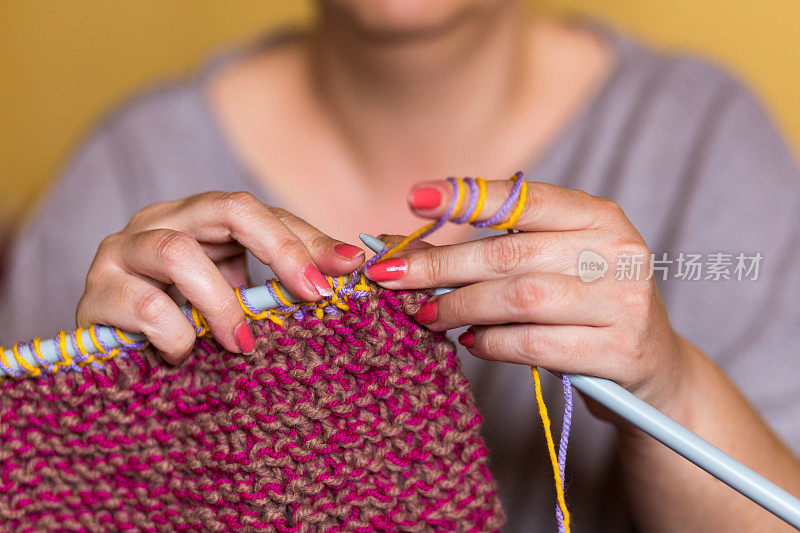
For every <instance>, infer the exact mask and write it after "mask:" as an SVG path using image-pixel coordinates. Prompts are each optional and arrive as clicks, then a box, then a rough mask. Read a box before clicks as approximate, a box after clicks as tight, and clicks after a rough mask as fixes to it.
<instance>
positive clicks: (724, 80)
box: [591, 22, 759, 123]
mask: <svg viewBox="0 0 800 533" xmlns="http://www.w3.org/2000/svg"><path fill="white" fill-rule="evenodd" d="M591 27H592V28H593V30H594V31H596V32H598V33H599V34H600V35H602V36H603V37H604V38H605V39H606V40H607V42H608V43H609V45H610V46H611V47H612V49H613V50H614V52H615V57H616V58H617V61H616V64H615V67H614V69H613V72H612V74H611V75H610V76H609V85H610V89H611V92H612V93H613V95H614V96H625V98H624V99H622V98H610V99H609V102H611V103H613V104H616V105H622V103H623V102H624V103H625V104H626V105H627V106H628V107H629V108H630V109H631V110H636V112H638V113H645V114H646V113H648V112H649V113H658V114H661V115H666V114H670V115H672V116H673V117H674V118H676V119H680V120H681V121H688V122H693V121H702V120H704V118H706V117H707V113H709V112H712V113H713V112H714V110H721V109H722V108H724V107H726V106H728V105H731V104H735V103H736V101H741V100H747V101H749V102H750V103H752V104H758V101H759V99H758V97H757V96H756V95H755V94H754V91H753V90H752V89H751V87H750V86H749V84H748V83H747V82H746V81H744V79H743V78H742V77H741V76H740V75H739V74H738V73H736V72H735V71H733V70H731V69H730V68H729V67H727V66H725V65H724V64H722V63H720V62H719V61H717V60H715V59H713V58H711V57H708V56H705V55H703V54H701V53H699V52H696V51H691V50H683V49H679V48H661V47H657V46H654V45H652V44H649V43H645V42H644V41H642V40H640V39H639V38H637V37H635V36H631V35H629V34H627V33H625V32H624V31H621V30H619V29H616V28H612V27H610V26H607V25H604V24H601V23H595V22H593V23H591ZM684 123H685V122H684Z"/></svg>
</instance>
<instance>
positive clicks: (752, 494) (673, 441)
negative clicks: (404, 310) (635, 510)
mask: <svg viewBox="0 0 800 533" xmlns="http://www.w3.org/2000/svg"><path fill="white" fill-rule="evenodd" d="M359 237H360V238H361V240H362V241H363V242H364V244H365V245H367V246H368V247H369V248H370V249H371V250H372V251H374V252H376V253H377V252H379V251H380V250H381V249H383V247H384V246H386V243H384V242H383V241H381V240H380V239H377V238H375V237H373V236H371V235H367V234H366V233H362V234H360V235H359ZM454 290H455V288H439V289H436V292H435V293H434V294H436V295H440V294H445V293H448V292H451V291H454ZM552 373H553V374H556V375H559V374H558V373H556V372H552ZM570 381H571V383H572V386H573V387H575V388H576V389H578V390H579V391H581V392H582V393H584V394H585V395H587V396H589V397H590V398H593V399H594V400H596V401H597V402H599V403H601V404H602V405H605V406H606V407H607V408H608V409H610V410H611V411H613V412H615V413H616V414H618V415H619V416H621V417H622V418H624V419H625V420H627V421H628V422H630V423H631V424H633V425H634V426H636V427H638V428H639V429H641V430H642V431H644V432H645V433H647V434H648V435H650V436H651V437H653V438H654V439H656V440H657V441H659V442H660V443H662V444H664V445H665V446H666V447H668V448H670V449H671V450H673V451H675V452H676V453H678V454H680V455H681V456H683V457H684V458H685V459H688V460H689V461H691V462H692V463H694V464H696V465H697V466H699V467H700V468H702V469H703V470H705V471H706V472H708V473H709V474H711V475H712V476H714V477H715V478H717V479H719V480H720V481H722V482H723V483H725V484H726V485H728V486H730V487H732V488H733V489H735V490H736V491H738V492H740V493H741V494H743V495H744V496H746V497H747V498H750V499H751V500H753V501H754V502H756V503H757V504H759V505H760V506H761V507H763V508H765V509H767V510H768V511H770V512H771V513H772V514H774V515H775V516H777V517H779V518H781V519H783V520H785V521H786V522H787V523H789V524H791V525H792V526H794V527H795V528H796V529H800V500H798V499H797V498H795V497H794V496H792V495H791V494H789V493H788V492H786V491H785V490H783V489H782V488H780V487H779V486H777V485H775V484H774V483H772V482H771V481H769V480H768V479H766V478H764V477H763V476H761V475H759V474H757V473H755V472H754V471H753V470H751V469H749V468H747V467H746V466H744V465H743V464H742V463H740V462H739V461H737V460H735V459H734V458H732V457H731V456H729V455H727V454H726V453H725V452H723V451H722V450H720V449H719V448H717V447H716V446H714V445H713V444H711V443H709V442H708V441H706V440H704V439H702V438H700V437H699V436H697V435H696V434H694V433H692V432H691V431H689V430H688V429H686V428H685V427H683V426H682V425H680V424H678V423H677V422H675V421H674V420H672V419H671V418H670V417H668V416H667V415H665V414H664V413H662V412H661V411H659V410H658V409H656V408H655V407H653V406H651V405H650V404H648V403H647V402H645V401H644V400H641V399H639V398H637V397H636V396H635V395H633V394H632V393H630V392H628V391H627V390H625V389H624V388H622V387H621V386H619V385H617V384H616V383H614V382H613V381H610V380H608V379H603V378H598V377H593V376H582V375H579V374H570Z"/></svg>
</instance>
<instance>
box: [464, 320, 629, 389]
mask: <svg viewBox="0 0 800 533" xmlns="http://www.w3.org/2000/svg"><path fill="white" fill-rule="evenodd" d="M609 338H610V336H609V335H608V334H607V332H606V330H605V329H604V328H592V327H585V326H551V325H539V324H515V325H504V326H476V327H471V328H469V329H468V330H467V331H465V332H464V333H462V334H461V336H460V337H459V343H461V344H462V345H463V346H465V347H466V348H467V350H468V351H469V352H470V353H471V354H472V355H474V356H475V357H478V358H480V359H487V360H490V361H504V362H508V363H518V364H523V365H529V366H540V367H542V368H546V369H548V370H554V371H557V372H568V373H580V374H588V375H592V376H599V377H605V378H609V379H615V380H622V381H624V379H625V377H624V376H625V375H626V373H627V371H626V370H625V365H624V364H622V361H617V360H615V359H614V356H613V353H614V352H613V350H611V343H610V342H609Z"/></svg>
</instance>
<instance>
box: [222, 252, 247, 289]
mask: <svg viewBox="0 0 800 533" xmlns="http://www.w3.org/2000/svg"><path fill="white" fill-rule="evenodd" d="M216 265H217V268H218V269H219V271H220V273H221V274H222V275H223V276H224V277H225V279H226V280H227V282H228V283H229V284H230V285H231V286H232V287H242V286H245V287H249V286H250V285H251V283H250V275H249V274H248V272H247V256H246V255H245V254H239V255H236V256H233V257H231V258H230V259H226V260H224V261H221V262H219V263H216Z"/></svg>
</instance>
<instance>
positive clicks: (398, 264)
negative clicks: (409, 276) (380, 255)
mask: <svg viewBox="0 0 800 533" xmlns="http://www.w3.org/2000/svg"><path fill="white" fill-rule="evenodd" d="M406 272H408V265H407V264H406V260H405V259H400V258H396V259H387V260H386V261H381V262H379V263H375V264H374V265H372V266H371V267H369V268H368V269H367V272H366V273H367V277H368V278H369V279H371V280H372V281H392V280H395V279H400V278H402V277H403V276H405V275H406Z"/></svg>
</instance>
